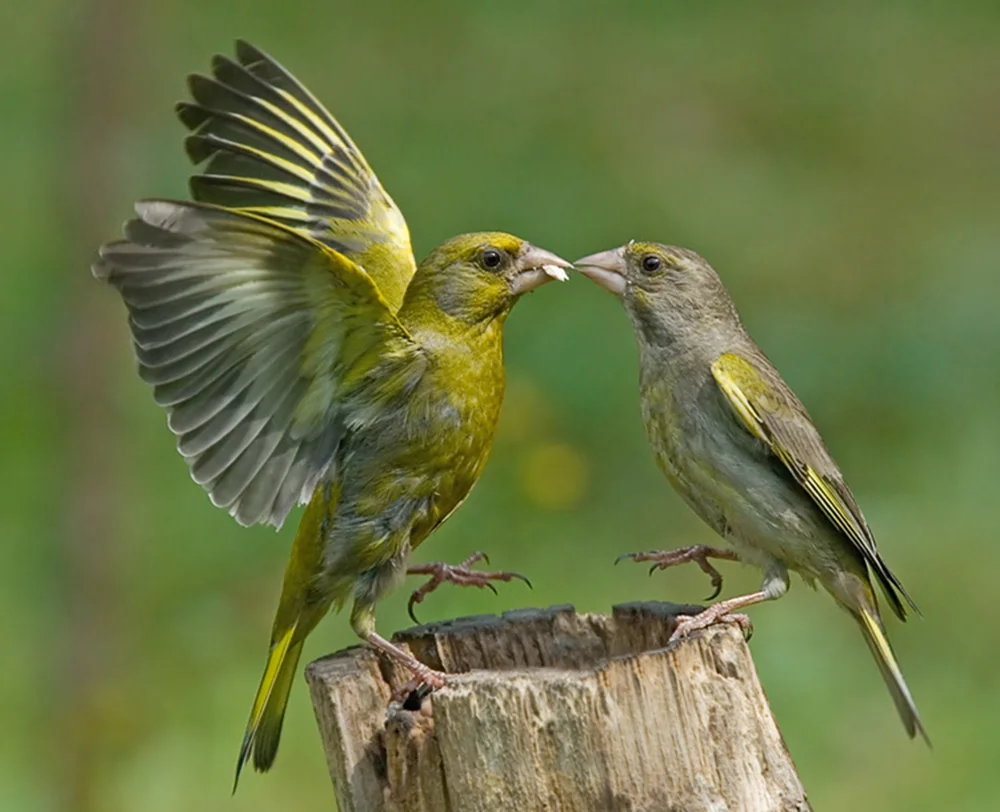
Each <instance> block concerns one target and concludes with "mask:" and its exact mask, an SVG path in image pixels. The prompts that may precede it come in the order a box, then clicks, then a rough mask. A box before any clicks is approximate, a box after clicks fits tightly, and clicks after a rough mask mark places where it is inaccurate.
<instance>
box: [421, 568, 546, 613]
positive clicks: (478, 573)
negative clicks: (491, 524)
mask: <svg viewBox="0 0 1000 812" xmlns="http://www.w3.org/2000/svg"><path fill="white" fill-rule="evenodd" d="M479 561H485V562H486V563H487V564H488V563H489V561H490V559H489V557H488V556H487V555H486V553H481V552H479V553H474V554H473V555H470V556H469V557H468V558H467V559H465V561H463V562H462V563H461V564H458V565H451V564H445V563H443V562H436V563H433V564H419V565H417V566H414V567H410V568H409V569H408V570H407V572H408V574H410V575H430V576H431V577H430V579H429V580H428V581H427V583H425V584H424V585H423V586H421V587H419V588H417V589H415V590H414V591H413V593H412V594H411V595H410V600H409V602H408V603H407V605H406V611H407V613H408V614H409V615H410V618H411V619H412V620H413V622H414V623H419V622H420V621H419V620H417V616H416V614H415V613H414V611H413V608H414V606H416V605H417V604H418V603H420V602H421V601H423V599H424V598H426V597H427V596H428V595H429V594H430V593H431V592H433V591H434V590H435V589H437V588H438V587H439V586H441V584H443V583H445V582H449V583H453V584H455V585H456V586H474V587H479V588H480V589H483V588H485V589H489V590H490V591H491V592H492V593H493V594H494V595H497V594H499V593H498V592H497V588H496V587H495V586H494V585H493V583H492V582H493V581H513V580H518V581H523V582H524V583H525V584H527V586H528V588H529V589H531V588H532V586H531V581H529V580H528V578H527V576H524V575H522V574H521V573H519V572H507V571H505V570H496V571H482V570H474V569H472V566H473V565H474V564H476V563H477V562H479Z"/></svg>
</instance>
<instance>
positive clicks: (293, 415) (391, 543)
mask: <svg viewBox="0 0 1000 812" xmlns="http://www.w3.org/2000/svg"><path fill="white" fill-rule="evenodd" d="M237 57H238V58H237V61H236V62H233V61H230V60H229V59H226V58H225V57H216V59H215V62H214V66H213V73H214V75H213V77H212V78H209V77H203V76H195V77H193V78H192V79H191V89H192V93H193V95H194V102H193V103H184V104H181V105H180V107H179V111H180V115H181V117H182V119H183V120H184V122H185V123H186V124H188V126H190V127H191V128H192V129H193V130H194V134H193V135H191V136H190V137H189V139H188V150H189V153H190V154H191V157H192V158H194V159H195V160H196V161H201V160H206V159H207V160H208V165H207V168H206V170H205V172H204V173H203V174H202V175H199V176H197V177H195V178H194V179H193V181H192V189H193V192H194V196H195V198H196V199H197V202H194V203H184V202H174V201H167V200H148V201H141V202H140V203H138V204H137V205H136V213H137V215H138V217H137V218H136V219H134V220H131V221H129V222H128V223H127V224H126V225H125V238H124V240H122V241H119V242H113V243H109V244H107V245H105V246H103V247H102V248H101V251H100V259H99V260H98V262H97V263H96V264H95V266H94V269H93V270H94V274H95V275H96V276H97V277H98V278H100V279H104V280H106V281H108V282H109V283H110V284H112V285H114V286H115V287H116V288H117V289H118V291H119V292H120V293H121V296H122V298H123V299H124V301H125V304H126V305H127V308H128V312H129V326H130V328H131V332H132V338H133V341H134V345H135V351H136V354H137V356H138V360H139V372H140V375H141V376H142V378H143V379H144V380H145V381H146V382H147V383H149V384H151V385H152V387H153V393H154V397H155V399H156V402H157V403H159V404H160V405H161V406H163V407H164V408H165V409H166V411H167V415H168V424H169V426H170V428H171V430H172V431H173V432H174V433H175V434H176V435H177V438H178V449H179V451H180V452H181V454H182V455H183V456H184V457H185V459H186V460H187V463H188V465H189V467H190V469H191V474H192V476H193V478H194V480H195V481H196V482H198V483H199V484H200V485H202V486H203V487H204V488H205V489H206V491H208V494H209V496H210V497H211V499H212V502H213V503H214V504H215V505H217V506H219V507H223V508H225V509H226V510H228V511H229V512H230V513H231V514H232V515H233V516H234V517H235V518H236V519H237V521H239V522H240V523H241V524H246V525H248V524H254V523H261V522H264V523H270V524H272V525H275V526H277V527H280V526H281V524H282V522H284V520H285V518H286V517H287V515H288V513H289V511H290V510H291V509H292V508H293V507H294V506H296V505H297V504H300V503H305V504H306V505H307V506H306V509H305V512H304V514H303V516H302V520H301V522H300V524H299V529H298V532H297V534H296V536H295V541H294V543H293V547H292V552H291V556H290V558H289V561H288V565H287V568H286V571H285V578H284V583H283V586H282V592H281V599H280V602H279V605H278V610H277V613H276V616H275V619H274V626H273V629H272V634H271V645H270V652H269V655H268V660H267V665H266V668H265V670H264V675H263V678H262V679H261V683H260V687H259V689H258V691H257V696H256V698H255V700H254V703H253V708H252V710H251V713H250V720H249V722H248V725H247V730H246V734H245V736H244V740H243V746H242V748H241V750H240V755H239V761H238V764H237V770H236V776H237V780H238V779H239V772H240V769H241V768H242V766H243V764H244V763H245V762H246V761H247V759H248V758H250V756H251V754H252V756H253V762H254V766H255V767H256V768H257V769H258V770H266V769H268V768H269V767H270V766H271V764H272V763H273V761H274V757H275V754H276V752H277V748H278V740H279V736H280V733H281V725H282V719H283V717H284V713H285V706H286V704H287V702H288V695H289V690H290V689H291V684H292V679H293V676H294V674H295V672H296V665H297V662H298V659H299V656H300V654H301V651H302V645H303V642H304V641H305V638H306V636H307V635H308V634H309V633H310V632H311V631H312V629H313V628H314V627H315V626H316V624H317V623H318V622H319V621H320V619H321V618H322V617H323V616H324V615H325V614H326V613H327V612H328V611H329V610H330V609H331V607H333V608H336V609H339V608H341V607H342V606H343V605H344V604H345V603H348V602H351V603H352V604H353V605H352V609H351V626H352V627H353V629H354V630H355V631H356V632H357V634H358V635H360V636H361V637H362V638H363V639H364V640H366V641H368V643H370V644H371V645H373V646H375V647H376V648H379V649H381V650H383V651H385V652H387V653H388V654H389V655H391V656H392V657H394V658H396V659H397V660H398V661H399V662H401V663H403V664H404V665H405V666H407V667H408V668H409V669H410V670H411V671H412V672H413V674H414V675H415V677H416V678H418V679H419V680H420V681H423V682H425V683H427V684H429V685H430V686H432V687H438V686H440V685H442V684H443V682H444V678H445V675H444V674H441V673H438V672H435V671H432V670H431V669H429V668H427V667H426V666H425V665H423V664H422V663H420V662H418V661H417V660H416V659H415V658H414V657H412V656H411V655H409V654H408V653H406V652H405V651H403V650H401V649H399V648H398V647H396V646H394V645H392V644H391V643H390V642H389V641H387V640H386V639H384V638H383V637H381V636H379V635H378V634H377V633H376V631H375V623H374V607H375V603H376V601H378V599H379V598H380V597H381V596H382V595H383V594H385V592H386V591H387V590H389V589H390V588H392V587H393V586H395V585H396V584H397V583H398V582H399V581H400V579H401V578H402V577H403V576H404V575H405V574H406V571H407V570H406V561H407V558H408V556H409V553H410V551H411V550H413V549H414V548H415V547H416V546H417V545H418V544H420V543H421V542H422V541H423V540H424V539H425V538H426V537H427V536H428V535H429V534H430V533H431V532H432V531H433V530H435V529H436V528H437V527H439V526H440V525H441V523H442V522H444V521H445V520H446V519H447V518H448V517H449V516H450V515H451V514H452V513H453V512H454V511H455V510H456V509H457V508H458V506H459V505H460V504H461V503H462V502H463V500H464V499H465V498H466V496H468V494H469V491H470V489H471V488H472V486H473V485H474V484H475V482H476V480H477V479H478V478H479V475H480V474H481V473H482V470H483V466H484V465H485V463H486V458H487V455H488V453H489V450H490V446H491V444H492V441H493V434H494V429H495V427H496V422H497V418H498V416H499V412H500V406H501V402H502V400H503V392H504V366H503V349H502V330H503V324H504V321H505V319H506V317H507V314H508V313H509V312H510V309H511V307H512V306H513V305H514V302H515V301H516V300H517V299H518V297H520V296H521V295H522V294H523V293H525V292H527V291H530V290H532V289H534V288H537V287H538V286H540V285H542V284H543V283H545V282H546V281H548V280H549V279H551V278H565V271H563V270H562V269H563V268H566V267H570V266H569V264H568V263H567V262H565V261H564V260H562V259H560V258H559V257H557V256H555V255H554V254H551V253H549V252H547V251H543V250H542V249H540V248H536V247H534V246H532V245H530V244H528V243H527V242H525V241H523V240H521V239H518V238H517V237H513V236H511V235H509V234H502V233H480V234H466V235H463V236H459V237H456V238H454V239H451V240H449V241H447V242H445V243H444V244H443V245H441V246H439V247H438V248H437V249H435V250H434V251H433V252H432V253H431V254H430V256H428V257H427V259H425V260H424V261H423V262H422V263H421V264H420V266H419V267H418V268H416V270H415V271H414V269H415V263H414V260H413V256H412V253H411V250H410V240H409V235H408V233H407V228H406V223H405V221H404V219H403V217H402V215H401V214H400V212H399V210H398V209H397V208H396V206H395V205H394V204H393V202H392V200H391V199H390V198H389V196H388V195H387V194H386V193H385V192H384V191H383V189H382V187H381V185H380V184H379V182H378V180H377V179H376V178H375V175H374V174H373V173H372V171H371V169H370V168H369V167H368V165H367V164H366V162H365V160H364V158H363V157H362V156H361V154H360V153H359V152H358V150H357V148H356V147H355V146H354V145H353V144H352V143H351V141H350V139H349V138H348V137H347V135H346V133H345V132H344V131H343V129H341V127H340V126H339V125H338V124H337V122H336V121H335V120H334V119H333V117H332V116H331V115H330V114H329V113H328V112H327V111H326V110H325V109H324V108H323V107H322V106H321V105H320V104H319V103H318V102H316V100H315V99H314V98H313V97H312V96H311V95H310V94H309V93H308V91H306V90H305V89H304V88H303V87H302V86H301V85H300V84H299V83H298V82H297V81H296V80H295V79H294V78H292V76H291V75H290V74H288V73H287V72H286V71H285V70H283V69H282V68H281V67H280V66H278V64H277V63H275V62H274V61H273V60H272V59H270V58H269V57H267V56H265V55H264V54H262V53H261V52H260V51H258V50H256V49H254V48H253V47H251V46H250V45H248V44H246V43H243V42H241V43H239V45H238V50H237ZM411 277H412V278H411ZM422 571H427V568H426V567H425V568H422ZM450 574H452V573H451V570H449V569H447V568H444V569H440V570H437V571H436V575H437V576H439V577H438V580H440V579H441V578H442V577H443V578H444V579H446V578H447V577H448V576H449V575H450ZM459 575H463V573H462V572H459ZM491 575H496V574H492V573H485V574H484V573H471V574H470V573H464V577H462V578H459V579H458V580H460V581H462V582H464V583H469V582H470V581H471V582H472V583H475V584H476V585H484V584H486V583H488V577H489V576H491ZM499 575H501V576H507V575H508V574H504V573H501V574H499ZM475 576H480V578H479V579H478V580H477V579H476V578H475Z"/></svg>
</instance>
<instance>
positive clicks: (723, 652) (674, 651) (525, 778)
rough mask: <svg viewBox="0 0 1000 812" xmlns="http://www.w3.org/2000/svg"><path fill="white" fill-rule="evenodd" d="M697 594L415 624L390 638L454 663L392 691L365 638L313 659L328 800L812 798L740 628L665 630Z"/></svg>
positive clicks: (397, 808) (630, 810) (565, 804)
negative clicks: (682, 601) (428, 680)
mask: <svg viewBox="0 0 1000 812" xmlns="http://www.w3.org/2000/svg"><path fill="white" fill-rule="evenodd" d="M698 608H699V607H685V606H676V605H673V604H663V603H635V604H625V605H622V606H616V607H614V609H613V612H612V614H611V616H607V615H578V614H577V613H576V612H575V611H574V610H573V607H571V606H556V607H552V608H549V609H543V610H540V609H526V610H518V611H512V612H505V613H504V614H503V616H502V617H497V616H495V615H483V616H477V617H470V618H461V619H459V620H454V621H447V622H443V623H434V624H431V625H426V626H418V627H416V628H413V629H409V630H407V631H404V632H401V633H399V634H397V635H395V637H394V638H393V639H394V640H395V641H396V642H397V643H399V644H401V645H405V646H408V647H409V649H410V650H411V651H412V652H413V653H414V654H415V655H416V656H417V657H418V658H419V659H420V660H422V661H423V662H425V663H427V664H428V665H430V666H432V667H433V668H437V669H441V670H444V671H448V672H452V673H457V674H460V676H457V677H455V678H454V679H453V680H452V681H450V682H449V684H448V685H447V686H446V687H445V688H443V689H442V690H440V691H437V692H435V693H434V694H433V695H432V696H429V697H426V698H424V699H423V700H422V701H421V700H420V699H419V698H418V697H416V696H415V695H411V696H410V697H409V698H407V699H406V701H405V702H404V703H402V704H401V703H399V702H393V703H391V704H390V697H391V694H392V692H393V691H394V690H395V689H396V688H397V687H398V686H400V685H403V684H404V683H405V682H406V680H407V679H408V676H409V675H408V674H405V673H403V672H401V671H400V670H399V669H398V668H397V666H396V665H395V664H394V663H392V662H391V661H389V660H388V659H385V658H382V657H381V656H380V655H378V654H376V653H375V652H374V651H372V650H370V649H368V648H367V647H354V648H351V649H347V650H345V651H341V652H339V653H337V654H334V655H332V656H329V657H324V658H322V659H320V660H317V661H315V662H313V663H311V664H310V665H309V667H308V668H307V669H306V678H307V679H308V681H309V686H310V691H311V693H312V700H313V706H314V708H315V710H316V717H317V720H318V722H319V727H320V733H321V735H322V738H323V746H324V748H325V750H326V757H327V762H328V764H329V767H330V775H331V777H332V778H333V783H334V789H335V792H336V795H337V801H338V803H339V808H340V812H418V811H419V812H486V811H487V810H503V811H504V812H510V811H511V810H517V811H518V812H534V811H535V810H538V811H539V812H541V810H546V812H605V811H606V812H638V811H639V810H642V812H659V810H664V812H665V811H666V810H685V812H687V811H688V810H692V811H693V810H713V812H716V811H717V812H722V810H726V812H729V811H730V810H752V811H753V812H757V811H758V810H809V808H810V807H809V803H808V801H807V800H806V794H805V790H804V789H803V787H802V784H801V783H800V781H799V778H798V776H797V775H796V772H795V767H794V765H793V764H792V760H791V757H790V756H789V754H788V750H787V749H786V747H785V743H784V741H783V740H782V738H781V733H780V732H779V731H778V727H777V725H776V724H775V721H774V717H773V716H772V715H771V710H770V708H769V707H768V704H767V699H766V697H765V696H764V691H763V689H762V688H761V686H760V682H759V681H758V679H757V672H756V670H755V669H754V665H753V661H752V660H751V657H750V651H749V649H748V648H747V645H746V643H745V641H744V639H743V636H742V633H741V631H740V630H739V628H738V627H736V626H732V625H728V624H727V625H719V626H714V627H711V628H709V629H707V630H705V631H703V632H699V633H695V634H694V635H692V636H691V637H690V638H688V639H685V640H683V641H680V642H678V643H670V644H668V639H669V637H670V633H671V632H672V631H673V628H674V624H675V622H676V617H677V616H678V615H681V614H691V613H692V612H694V611H696V610H697V609H698Z"/></svg>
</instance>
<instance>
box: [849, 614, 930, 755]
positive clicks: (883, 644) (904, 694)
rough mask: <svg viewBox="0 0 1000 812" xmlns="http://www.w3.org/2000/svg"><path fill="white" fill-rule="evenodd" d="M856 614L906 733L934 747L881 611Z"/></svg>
mask: <svg viewBox="0 0 1000 812" xmlns="http://www.w3.org/2000/svg"><path fill="white" fill-rule="evenodd" d="M853 614H854V616H855V618H856V619H857V621H858V625H859V626H860V627H861V631H862V633H863V634H864V636H865V641H866V642H867V643H868V648H869V649H871V652H872V656H873V657H874V658H875V663H876V664H877V665H878V670H879V671H880V672H881V674H882V679H884V680H885V684H886V686H887V687H888V688H889V693H890V694H892V700H893V702H895V703H896V710H898V711H899V716H900V718H901V719H902V720H903V725H904V726H905V727H906V732H907V733H908V734H909V735H910V738H911V739H912V738H913V737H914V736H916V735H917V733H919V734H920V735H921V736H922V737H923V739H924V741H926V742H927V744H930V743H931V740H930V739H929V738H928V737H927V731H926V730H924V725H923V723H922V722H921V721H920V715H919V714H918V713H917V706H916V704H915V703H914V701H913V697H912V696H911V695H910V689H909V688H907V687H906V681H905V680H904V679H903V672H902V671H900V670H899V665H898V664H897V663H896V658H895V656H893V653H892V647H891V646H890V645H889V639H888V638H887V637H886V636H885V629H884V628H883V627H882V621H881V620H880V619H879V616H878V612H877V610H875V609H872V608H869V607H866V606H862V607H861V608H860V609H858V610H856V611H855V612H854V613H853Z"/></svg>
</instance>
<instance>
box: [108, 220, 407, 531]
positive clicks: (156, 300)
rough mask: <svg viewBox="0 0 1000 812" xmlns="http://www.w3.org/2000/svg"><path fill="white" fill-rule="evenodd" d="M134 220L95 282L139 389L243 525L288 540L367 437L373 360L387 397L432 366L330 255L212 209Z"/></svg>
mask: <svg viewBox="0 0 1000 812" xmlns="http://www.w3.org/2000/svg"><path fill="white" fill-rule="evenodd" d="M136 212H137V214H138V217H136V218H135V219H134V220H130V221H129V222H128V223H126V225H125V239H124V240H120V241H118V242H112V243H108V244H107V245H105V246H103V247H102V248H101V252H100V259H99V260H98V261H97V263H96V264H95V265H94V269H93V270H94V275H95V276H97V277H98V278H99V279H103V280H105V281H107V282H109V283H110V284H112V285H114V286H115V287H116V288H117V289H118V290H119V292H120V293H121V296H122V298H123V299H124V301H125V304H126V305H127V307H128V311H129V326H130V328H131V332H132V339H133V342H134V345H135V350H136V355H137V357H138V360H139V372H140V375H141V376H142V378H143V380H145V381H146V382H147V383H149V384H151V385H152V387H153V395H154V398H155V399H156V402H157V403H158V404H160V405H161V406H162V407H163V408H164V409H166V411H167V415H168V425H169V426H170V429H171V430H172V431H173V433H174V434H175V435H176V436H177V447H178V450H179V451H180V452H181V454H182V455H183V456H184V458H185V459H186V461H187V464H188V467H189V468H190V470H191V476H192V477H193V478H194V480H195V481H196V482H197V483H198V484H200V485H201V486H202V487H203V488H205V490H206V491H208V494H209V496H210V497H211V499H212V502H213V503H214V504H215V505H216V506H218V507H224V508H226V509H227V510H228V511H229V512H230V513H231V514H232V515H233V516H234V517H235V518H236V520H237V521H238V522H240V524H244V525H246V524H255V523H259V522H266V523H269V524H272V525H274V526H276V527H280V526H281V524H282V522H283V521H284V519H285V517H286V516H287V515H288V512H289V511H290V510H291V509H292V508H293V507H294V506H295V505H296V504H300V503H304V502H306V501H308V500H309V497H310V496H311V495H312V492H313V489H314V488H315V487H316V485H317V483H318V482H319V481H320V479H321V478H323V477H328V476H331V475H332V472H331V466H332V465H333V462H334V457H335V452H336V450H337V445H338V443H339V442H340V439H341V437H342V436H343V433H344V431H345V427H349V426H350V425H351V424H352V423H357V422H363V421H364V419H365V418H364V414H363V413H362V412H363V407H364V404H365V403H367V402H369V401H370V400H371V397H364V396H365V395H366V394H367V392H366V387H367V390H371V389H372V381H371V380H369V379H371V378H372V377H373V375H375V373H374V372H372V369H373V367H375V366H376V364H375V362H376V360H378V361H379V363H380V364H381V366H379V367H378V369H376V370H375V372H379V371H381V373H382V375H383V379H382V383H383V384H385V383H386V381H387V380H390V378H391V375H390V373H392V374H396V375H397V377H398V376H399V375H401V373H399V372H398V369H396V368H399V369H402V370H403V371H406V370H411V371H414V372H415V373H419V372H420V369H421V367H420V363H421V360H422V351H421V350H420V348H419V346H418V345H416V344H415V342H413V341H412V339H411V338H410V336H409V335H408V334H407V333H406V331H405V330H404V328H403V327H402V326H401V325H400V324H399V322H398V321H397V320H396V317H395V315H394V314H393V313H392V312H391V309H390V307H389V305H388V304H387V303H386V301H385V300H384V299H383V297H382V296H381V294H380V293H379V291H378V289H377V288H376V286H375V283H374V282H373V281H372V280H371V278H370V277H369V276H368V275H367V274H366V273H365V272H364V271H363V270H362V269H361V268H360V267H359V266H357V265H356V264H354V263H353V262H351V261H350V260H349V259H348V258H346V257H344V256H343V255H341V254H339V253H337V252H336V251H333V250H331V249H330V248H328V247H326V246H325V245H323V244H322V243H320V242H317V241H315V240H313V239H311V238H309V237H307V236H303V235H302V234H300V233H298V232H296V231H294V230H292V229H289V228H286V227H285V226H282V225H279V224H277V223H274V222H271V221H268V220H265V219H263V218H260V217H256V216H253V215H250V214H240V213H237V212H233V211H229V210H227V209H223V208H220V207H218V206H211V205H208V204H204V203H177V202H172V201H166V200H151V201H143V202H140V203H138V204H137V205H136ZM393 363H394V364H395V367H394V368H392V369H389V368H388V367H389V366H390V365H391V364H393ZM394 370H395V371H394ZM375 377H376V378H377V376H375ZM393 380H394V379H393ZM377 382H378V381H377V380H376V383H377Z"/></svg>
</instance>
